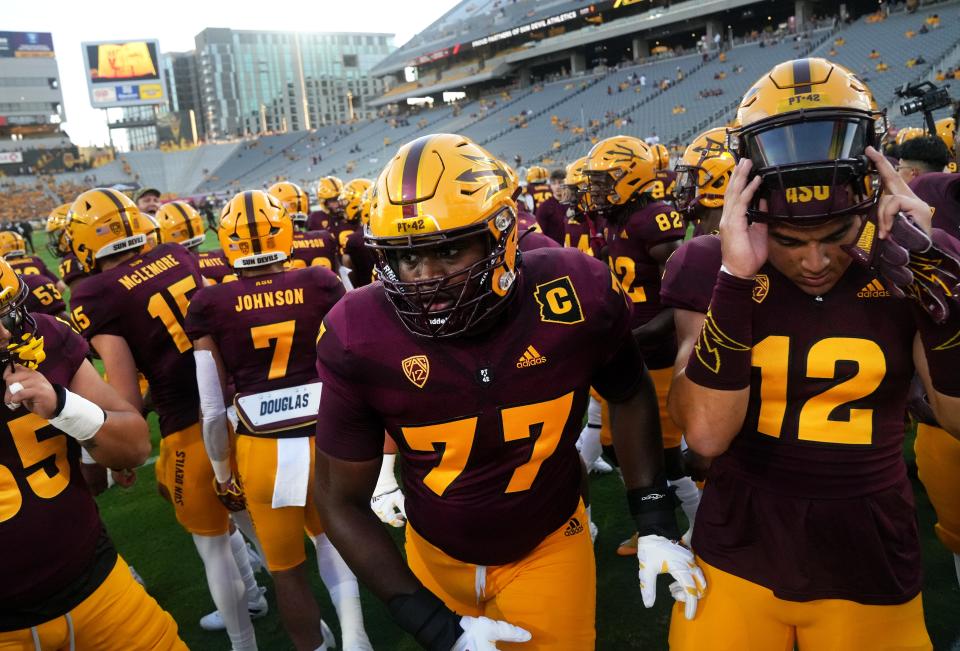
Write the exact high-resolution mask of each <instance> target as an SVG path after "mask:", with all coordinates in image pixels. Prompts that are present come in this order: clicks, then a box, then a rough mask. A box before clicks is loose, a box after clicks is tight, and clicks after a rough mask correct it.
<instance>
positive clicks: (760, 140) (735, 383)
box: [663, 58, 960, 651]
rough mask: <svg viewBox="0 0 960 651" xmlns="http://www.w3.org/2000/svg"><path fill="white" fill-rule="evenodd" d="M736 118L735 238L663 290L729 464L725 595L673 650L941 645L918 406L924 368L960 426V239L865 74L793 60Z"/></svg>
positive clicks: (731, 234) (706, 538)
mask: <svg viewBox="0 0 960 651" xmlns="http://www.w3.org/2000/svg"><path fill="white" fill-rule="evenodd" d="M738 117H739V120H738V122H739V126H738V127H737V128H736V129H734V130H733V132H732V133H731V149H732V150H733V151H734V152H735V154H736V155H737V156H738V157H739V158H740V161H739V162H738V164H737V167H736V169H735V171H734V173H733V176H732V177H731V179H730V182H729V186H728V190H727V194H726V197H727V199H726V201H725V202H724V207H723V217H722V219H721V222H720V234H719V237H715V236H709V235H708V236H703V237H698V238H694V239H693V240H691V244H690V245H689V246H688V247H685V249H684V250H681V251H680V252H679V253H678V254H677V257H678V258H681V256H682V259H680V260H678V263H677V266H676V269H677V271H678V273H677V274H676V275H675V276H672V275H670V274H668V275H667V277H665V278H664V289H663V296H664V300H665V301H666V302H667V303H668V304H670V305H673V306H674V307H675V309H676V310H677V311H678V312H680V311H681V310H682V311H684V316H685V317H686V318H687V320H686V325H685V326H684V327H683V328H681V333H682V335H681V342H680V349H681V354H680V355H679V356H682V354H683V353H682V351H686V352H687V362H686V367H685V368H684V369H683V370H682V371H681V372H679V373H678V374H677V375H676V377H675V380H674V384H673V387H672V390H671V393H670V399H669V405H670V409H671V412H672V413H673V414H674V415H675V416H676V418H677V419H678V422H680V424H681V425H682V426H683V430H684V432H685V435H686V438H687V441H688V443H689V444H690V446H691V448H693V449H694V450H695V451H696V452H698V453H700V454H702V455H705V456H707V457H711V458H712V463H711V466H710V470H709V475H708V480H707V482H706V484H705V487H704V493H703V499H702V501H701V505H700V510H699V513H698V517H697V525H696V527H695V528H694V533H693V548H694V549H695V550H696V551H697V555H698V556H699V558H700V559H701V561H702V566H703V568H704V572H705V574H706V575H707V578H708V580H709V581H710V583H711V592H710V595H708V596H707V597H706V598H705V600H704V601H703V603H702V609H701V612H700V614H699V615H698V616H697V618H696V619H695V620H693V621H688V620H684V619H683V618H680V617H677V616H676V615H677V612H678V611H676V610H675V612H674V617H673V620H672V624H671V631H670V647H671V649H676V650H678V651H685V650H693V649H700V648H703V646H704V645H706V646H710V645H712V644H714V642H715V640H716V639H718V636H722V638H723V639H724V641H725V644H727V645H728V646H729V648H737V649H748V650H749V649H770V648H788V647H790V646H793V645H796V646H797V647H799V648H800V649H801V650H803V649H821V648H832V647H833V648H836V647H837V645H838V640H841V639H842V640H843V641H842V642H841V643H839V644H840V645H841V646H843V647H844V648H870V649H904V648H910V649H930V648H931V645H930V640H929V637H928V636H927V633H926V629H925V625H924V618H923V608H922V605H921V598H920V589H921V576H920V549H919V539H918V533H917V523H916V517H915V512H914V505H913V497H912V493H911V487H910V480H909V478H908V476H907V472H906V468H905V464H904V459H903V452H902V449H903V437H904V426H903V414H904V407H905V402H906V399H907V395H908V391H909V387H910V383H911V379H912V376H913V373H914V368H918V369H920V373H921V377H922V378H923V381H924V384H925V386H926V388H927V389H928V392H929V393H928V395H929V396H930V402H931V405H932V408H933V411H934V413H935V415H936V417H937V418H938V419H939V420H940V421H941V425H943V427H944V428H945V429H947V430H948V431H951V432H953V433H954V434H957V433H958V432H960V418H958V416H960V384H958V377H960V376H958V375H957V374H956V372H955V369H956V365H957V364H958V363H960V348H957V347H956V346H953V345H952V344H951V343H950V342H953V341H955V340H956V333H957V332H958V330H960V302H958V301H957V297H956V288H957V285H958V283H960V279H958V278H957V274H960V266H958V265H960V263H958V262H957V260H956V259H955V257H954V255H955V253H956V252H958V251H960V243H958V242H957V241H956V240H953V239H951V238H950V236H948V235H947V234H946V233H944V232H942V231H939V230H938V229H931V226H930V217H931V214H930V213H931V211H930V207H929V206H928V205H927V204H926V203H924V202H923V201H921V200H920V199H918V198H917V197H916V195H915V194H914V193H913V192H912V191H911V190H910V188H909V187H908V186H907V185H906V183H904V182H903V180H902V179H901V178H900V177H899V175H898V174H897V173H896V170H894V169H893V167H892V166H891V165H890V163H889V162H888V161H887V160H886V158H884V157H883V155H882V154H881V153H880V152H879V151H878V147H879V145H880V142H881V141H882V138H883V135H884V133H883V132H884V128H885V120H883V119H882V114H880V113H878V112H877V111H876V110H874V109H873V108H872V106H871V97H870V95H869V92H868V91H867V89H866V87H865V86H864V85H863V83H862V82H861V81H860V80H859V79H857V78H856V77H854V76H853V75H851V74H849V73H848V72H847V71H846V70H845V69H843V68H840V67H838V66H835V65H833V64H832V63H830V62H829V61H827V60H824V59H817V58H807V59H797V60H794V61H788V62H785V63H781V64H779V65H777V66H775V67H774V68H773V69H771V70H770V71H769V72H768V73H766V74H764V75H763V76H762V77H761V78H760V79H759V80H758V81H757V82H756V83H755V84H754V85H753V86H752V87H751V89H750V90H749V91H747V93H746V95H745V96H744V98H743V100H742V102H741V104H740V108H739V111H738ZM681 278H682V280H681ZM704 279H705V280H706V282H704ZM933 285H937V287H939V288H940V289H939V290H937V289H936V288H935V287H933ZM898 297H899V298H898ZM906 297H909V298H910V299H911V300H903V299H904V298H906ZM679 322H680V321H679V319H678V323H679ZM698 324H699V325H698ZM679 356H678V357H679ZM751 369H754V370H751ZM843 369H847V370H846V371H845V370H843ZM771 378H776V379H774V380H773V381H771ZM787 387H790V388H789V391H788V390H787ZM854 403H855V404H856V408H849V409H848V408H846V407H841V406H842V405H847V406H849V405H851V404H854ZM876 514H883V515H882V517H877V515H876ZM758 522H763V526H760V527H758V526H755V525H756V523H758ZM852 541H856V542H855V543H853V542H852Z"/></svg>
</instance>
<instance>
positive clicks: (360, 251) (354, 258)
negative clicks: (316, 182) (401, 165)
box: [341, 185, 402, 510]
mask: <svg viewBox="0 0 960 651" xmlns="http://www.w3.org/2000/svg"><path fill="white" fill-rule="evenodd" d="M372 189H373V186H372V185H371V186H370V187H368V188H367V189H366V190H364V191H363V194H361V195H360V206H359V212H360V227H359V228H357V229H356V230H354V231H353V232H351V233H350V235H349V236H348V237H347V241H346V243H345V244H344V245H343V260H342V262H343V266H344V267H345V268H346V269H348V270H349V271H348V272H347V273H348V280H349V281H350V286H351V287H354V288H355V287H363V286H364V285H369V284H370V283H371V282H372V280H373V267H374V260H373V253H372V252H371V251H370V249H368V248H367V245H366V243H365V242H364V239H363V238H364V232H365V231H366V229H367V226H368V225H369V224H370V194H371V192H372ZM341 276H342V273H341ZM401 510H402V509H401Z"/></svg>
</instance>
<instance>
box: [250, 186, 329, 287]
mask: <svg viewBox="0 0 960 651" xmlns="http://www.w3.org/2000/svg"><path fill="white" fill-rule="evenodd" d="M267 192H268V193H269V194H271V195H273V196H274V197H276V198H277V199H279V200H280V203H282V204H283V205H284V206H285V207H286V209H287V214H288V215H295V216H299V215H305V214H306V212H305V211H306V210H307V209H308V208H309V204H310V200H309V197H307V193H306V192H304V191H303V189H302V188H301V187H300V186H299V185H297V184H296V183H290V182H288V181H281V182H279V183H274V184H273V185H271V186H270V189H268V190H267ZM297 219H298V220H297V221H294V233H293V256H292V257H291V258H290V260H289V261H288V264H289V266H291V267H293V268H295V269H303V268H304V267H314V266H321V267H326V268H327V269H329V270H330V271H333V272H337V271H338V270H339V268H340V255H339V246H338V244H337V238H336V237H334V235H333V233H331V232H330V231H329V230H327V229H326V227H324V228H323V229H320V230H311V229H308V230H301V229H300V228H297V225H298V224H300V225H306V224H307V223H308V222H307V221H306V220H304V219H302V218H300V217H298V218H297Z"/></svg>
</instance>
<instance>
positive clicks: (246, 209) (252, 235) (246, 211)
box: [217, 190, 293, 269]
mask: <svg viewBox="0 0 960 651" xmlns="http://www.w3.org/2000/svg"><path fill="white" fill-rule="evenodd" d="M217 235H218V236H219V238H220V246H221V248H223V254H224V255H225V256H226V258H227V262H229V263H230V266H231V267H233V268H234V269H249V268H251V267H260V266H263V265H267V264H273V263H274V262H283V261H284V260H286V259H287V258H289V257H290V254H291V252H292V251H293V222H292V221H291V220H290V217H289V216H288V215H287V209H286V208H284V206H283V204H282V203H281V202H280V200H279V199H277V198H276V197H275V196H273V195H272V194H268V193H266V192H264V191H262V190H247V191H246V192H239V193H237V194H236V195H234V197H233V199H231V200H230V201H229V203H227V205H226V206H224V208H223V212H222V213H221V214H220V228H219V229H218V230H217Z"/></svg>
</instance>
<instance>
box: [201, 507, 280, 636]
mask: <svg viewBox="0 0 960 651" xmlns="http://www.w3.org/2000/svg"><path fill="white" fill-rule="evenodd" d="M238 515H242V516H243V517H241V518H239V520H243V519H244V518H245V519H246V522H247V523H248V524H250V526H251V527H252V526H253V523H252V522H251V521H250V516H249V515H248V514H247V512H246V511H238V512H236V513H231V514H230V516H231V519H235V520H236V519H237V518H236V516H238ZM255 540H256V538H255ZM230 551H231V552H233V559H234V560H235V561H236V562H237V570H238V571H239V572H240V579H241V580H242V581H243V593H244V596H245V597H246V603H247V611H249V613H250V619H260V618H261V617H265V616H266V615H267V613H268V612H269V611H270V606H269V605H268V604H267V598H266V597H265V594H266V592H267V589H266V588H263V587H261V586H259V585H258V584H257V579H256V577H255V576H254V571H255V570H254V567H253V565H252V562H251V560H250V551H249V549H248V547H247V542H246V540H245V539H244V537H243V534H241V533H240V529H239V528H235V529H234V530H233V531H232V532H231V533H230ZM200 628H202V629H203V630H205V631H222V630H224V629H225V628H226V626H225V624H224V622H223V616H222V615H221V614H220V611H219V610H214V611H213V612H211V613H208V614H206V615H204V616H203V617H201V618H200Z"/></svg>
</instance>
